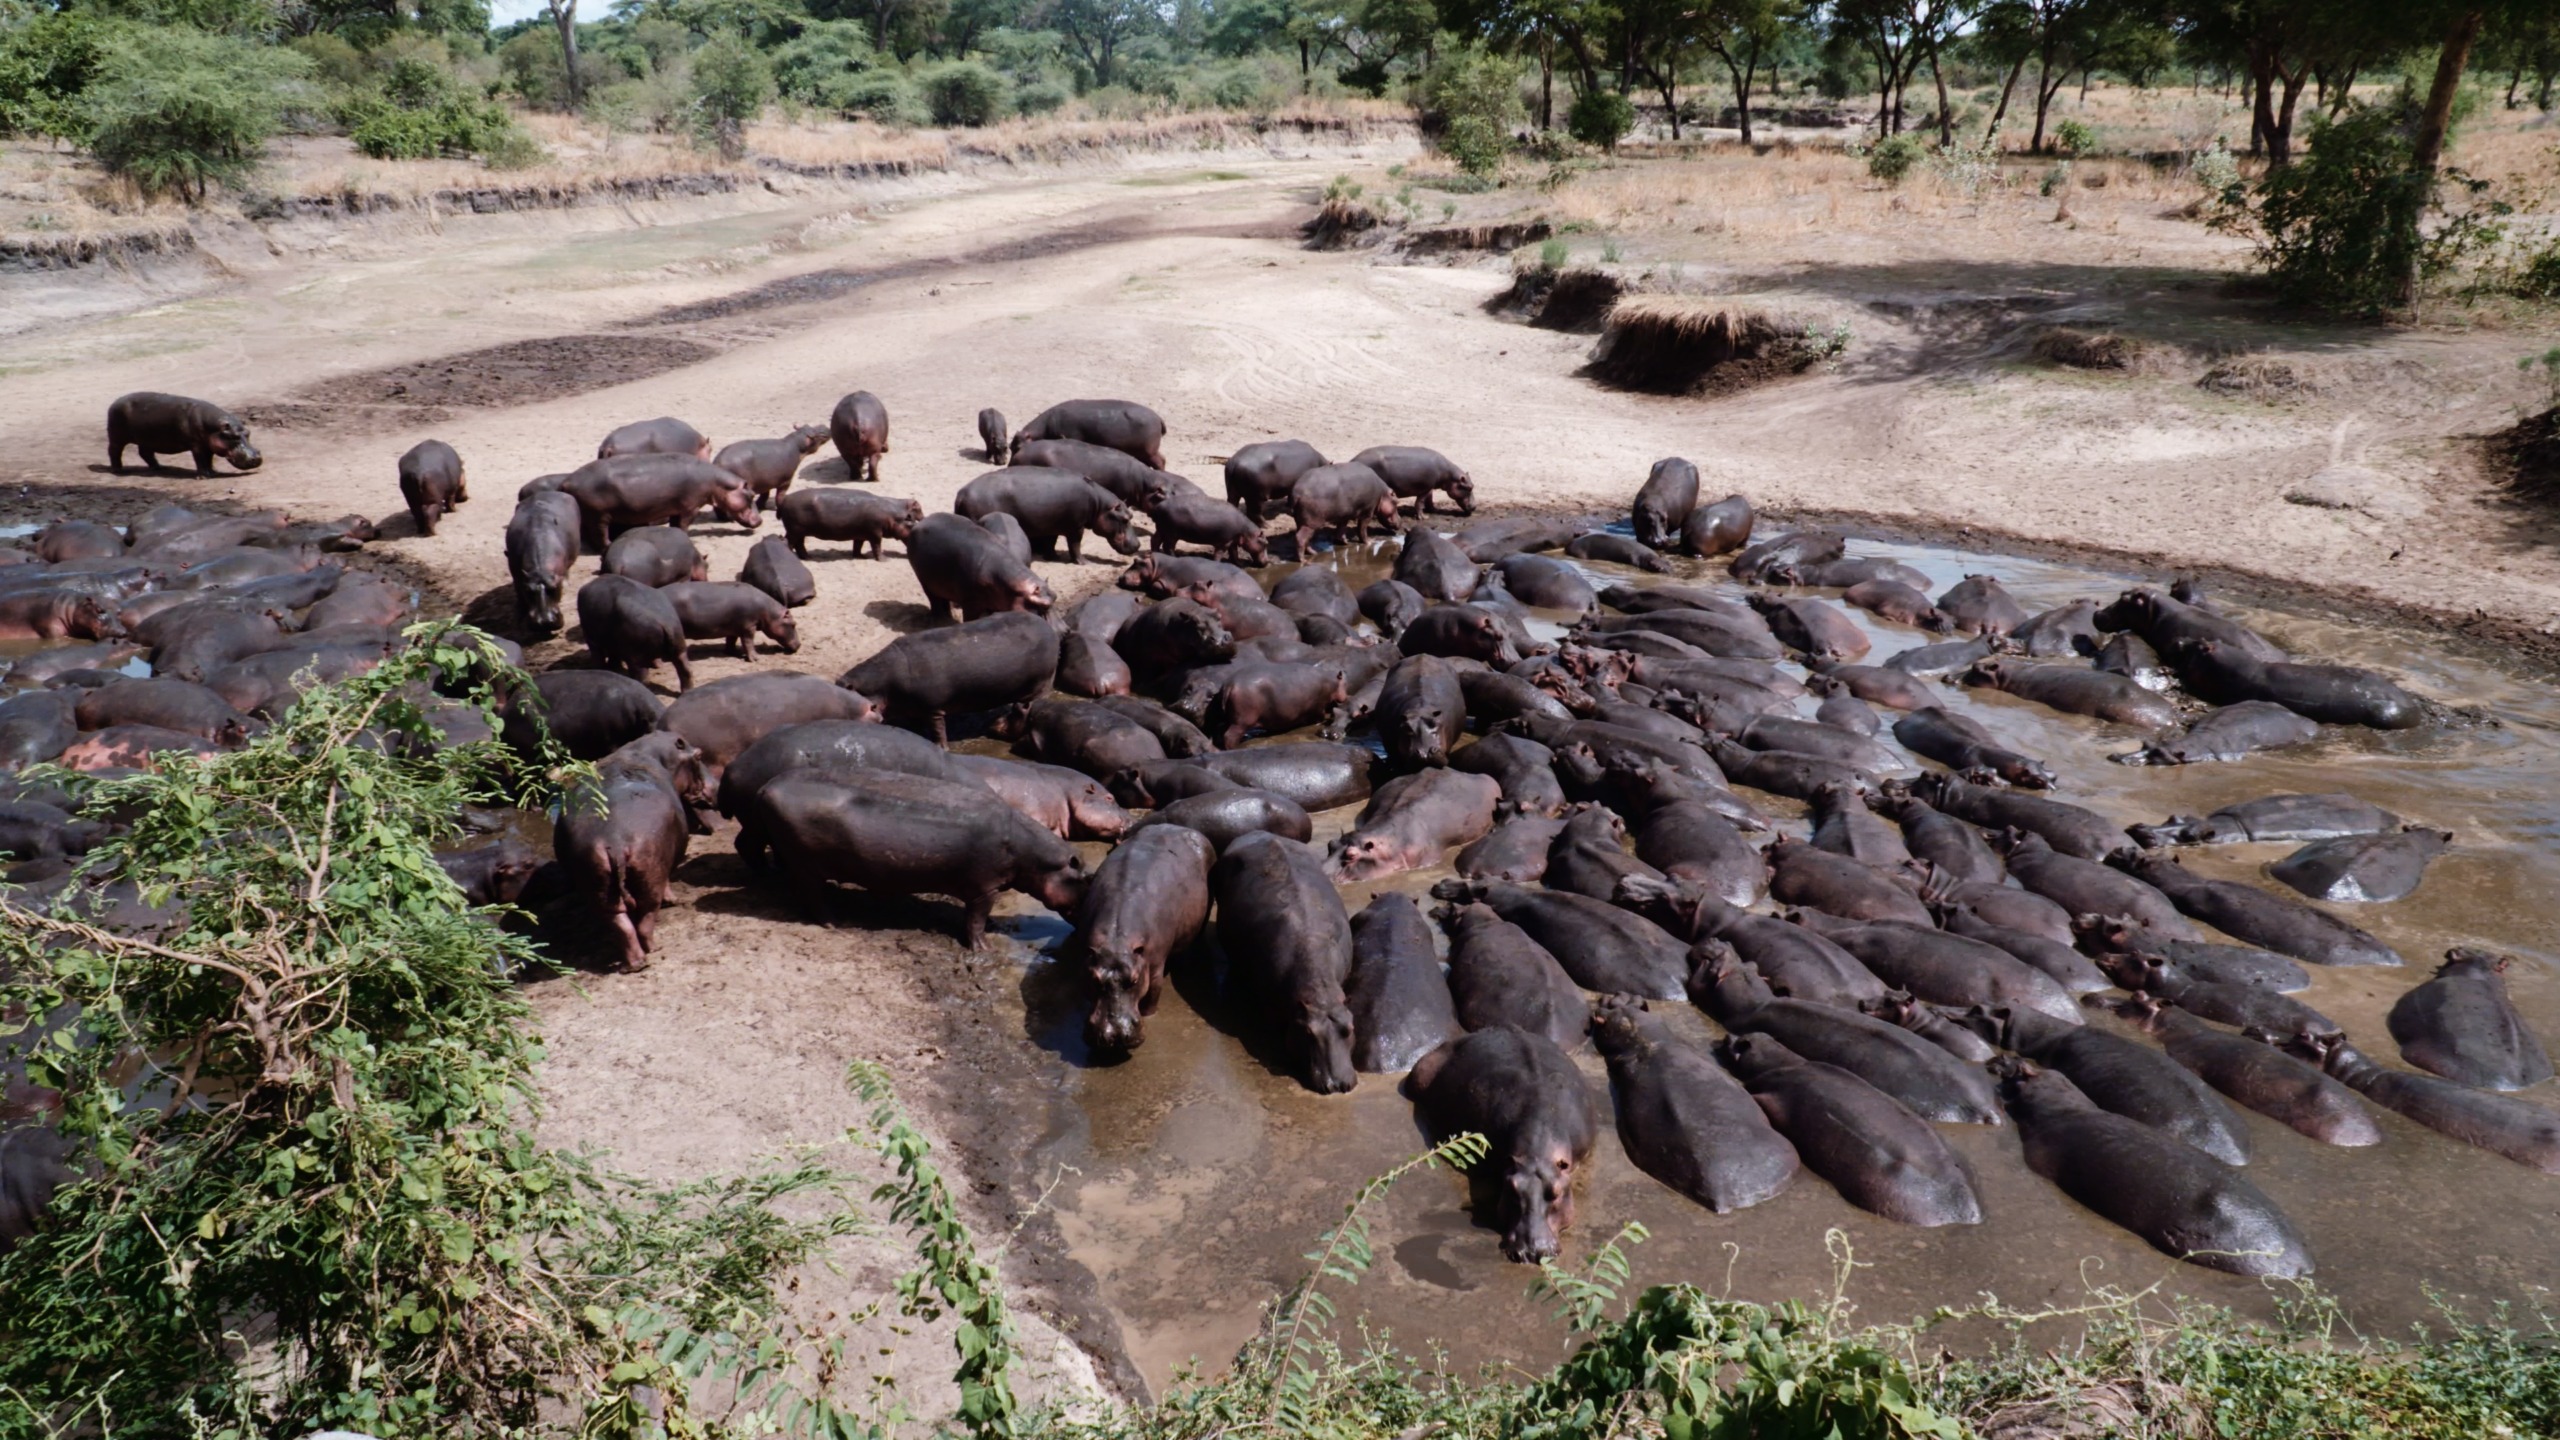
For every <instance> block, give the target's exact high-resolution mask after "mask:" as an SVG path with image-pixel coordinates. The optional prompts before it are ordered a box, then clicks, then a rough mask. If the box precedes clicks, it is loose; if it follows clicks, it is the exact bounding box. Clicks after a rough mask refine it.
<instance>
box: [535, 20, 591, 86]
mask: <svg viewBox="0 0 2560 1440" xmlns="http://www.w3.org/2000/svg"><path fill="white" fill-rule="evenodd" d="M542 6H543V9H544V10H546V11H547V12H549V13H550V16H551V24H552V27H553V28H554V29H557V30H558V31H559V32H560V67H561V69H562V70H564V71H566V72H567V74H568V84H569V108H570V109H572V110H576V109H578V108H580V107H581V106H584V105H585V104H586V103H587V82H586V81H585V80H584V79H582V78H580V76H579V74H578V0H542Z"/></svg>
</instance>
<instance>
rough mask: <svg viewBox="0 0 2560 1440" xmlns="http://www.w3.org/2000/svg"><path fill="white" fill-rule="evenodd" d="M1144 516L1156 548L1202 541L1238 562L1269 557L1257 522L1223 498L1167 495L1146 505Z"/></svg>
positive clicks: (1214, 551) (1258, 562)
mask: <svg viewBox="0 0 2560 1440" xmlns="http://www.w3.org/2000/svg"><path fill="white" fill-rule="evenodd" d="M1147 519H1148V520H1149V521H1150V522H1152V523H1153V525H1154V526H1155V538H1154V540H1153V542H1152V544H1153V546H1154V548H1155V549H1158V550H1171V549H1173V548H1174V547H1175V546H1177V545H1181V544H1183V543H1185V542H1188V543H1190V544H1193V545H1205V546H1207V547H1208V548H1209V552H1210V553H1211V554H1213V555H1215V556H1217V557H1218V558H1219V559H1221V560H1225V561H1228V562H1230V563H1233V564H1237V565H1261V564H1263V563H1265V562H1267V561H1268V560H1270V558H1271V547H1270V545H1269V543H1268V542H1266V541H1265V540H1264V539H1263V538H1262V526H1261V524H1260V522H1258V521H1256V520H1254V519H1253V517H1251V516H1249V515H1247V514H1246V513H1245V512H1244V511H1243V510H1241V509H1238V508H1237V507H1236V506H1235V505H1233V504H1231V503H1229V502H1227V501H1224V500H1212V499H1210V498H1209V497H1208V496H1206V495H1183V494H1174V495H1167V496H1165V497H1164V498H1163V499H1161V500H1159V501H1157V502H1155V503H1154V504H1153V505H1150V506H1148V507H1147Z"/></svg>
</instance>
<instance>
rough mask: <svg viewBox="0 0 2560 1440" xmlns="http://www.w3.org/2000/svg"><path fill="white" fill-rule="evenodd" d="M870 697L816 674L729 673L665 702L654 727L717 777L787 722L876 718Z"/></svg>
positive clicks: (877, 718) (800, 723)
mask: <svg viewBox="0 0 2560 1440" xmlns="http://www.w3.org/2000/svg"><path fill="white" fill-rule="evenodd" d="M879 718H880V712H879V709H878V707H877V706H875V705H874V704H873V703H872V702H871V701H870V700H868V699H866V698H864V697H863V696H861V695H859V694H856V693H854V692H852V691H849V690H846V689H845V688H843V687H842V686H839V685H833V684H830V683H828V681H827V680H826V679H825V678H824V677H822V676H817V675H803V674H799V673H797V672H794V671H789V670H785V671H781V672H778V673H768V674H763V675H731V676H727V677H725V678H722V679H719V680H714V681H711V682H709V683H708V684H705V685H703V686H701V687H699V688H697V689H693V690H689V691H687V692H685V693H684V694H682V695H679V696H677V697H676V698H675V699H674V700H673V701H671V702H669V703H668V705H667V707H666V709H665V711H664V712H663V713H661V714H660V715H659V717H658V728H659V729H661V730H664V731H667V732H668V733H670V734H674V735H681V736H683V737H684V738H685V742H686V743H687V744H689V745H691V746H692V747H693V749H694V752H695V753H696V754H698V755H700V756H701V757H702V764H703V767H704V768H705V769H706V770H708V771H709V772H710V774H711V778H712V779H713V780H715V781H717V780H718V779H720V778H721V775H722V772H723V771H725V770H726V769H727V768H728V765H729V762H730V761H731V760H734V759H736V758H737V757H738V756H739V755H741V754H743V753H745V751H746V749H747V747H748V746H750V745H753V744H755V743H756V742H757V741H758V740H761V739H763V738H764V737H765V736H767V735H770V734H772V733H773V732H774V731H776V730H779V729H782V728H784V727H786V726H791V725H806V724H811V723H813V722H816V721H821V720H844V721H853V722H875V721H877V720H879Z"/></svg>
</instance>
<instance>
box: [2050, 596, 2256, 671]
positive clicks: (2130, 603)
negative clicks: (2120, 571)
mask: <svg viewBox="0 0 2560 1440" xmlns="http://www.w3.org/2000/svg"><path fill="white" fill-rule="evenodd" d="M2093 621H2094V623H2095V624H2096V625H2097V627H2098V628H2099V629H2100V630H2102V631H2110V632H2112V631H2119V630H2127V631H2131V632H2132V633H2134V634H2135V635H2138V636H2140V637H2142V639H2143V640H2144V641H2146V642H2147V643H2149V645H2150V646H2151V648H2152V649H2153V650H2155V651H2157V652H2158V653H2160V654H2162V655H2168V654H2170V653H2171V652H2172V651H2173V650H2175V649H2176V648H2177V646H2178V645H2179V643H2180V642H2182V641H2187V640H2197V641H2213V642H2217V643H2220V644H2222V645H2224V646H2226V647H2228V648H2229V649H2230V650H2232V651H2233V652H2236V653H2239V654H2245V655H2251V656H2255V657H2257V658H2258V659H2260V660H2269V661H2275V660H2287V659H2291V658H2292V657H2291V656H2288V655H2287V654H2285V652H2284V651H2283V650H2281V649H2278V648H2277V647H2276V644H2275V642H2274V641H2271V640H2269V639H2267V638H2266V637H2265V636H2263V635H2260V634H2259V633H2258V632H2256V631H2255V630H2252V629H2250V628H2249V627H2247V626H2245V625H2242V624H2240V623H2239V622H2238V621H2236V620H2232V619H2229V618H2227V617H2225V616H2222V615H2218V614H2216V613H2214V612H2213V611H2211V610H2208V609H2205V608H2204V607H2202V606H2199V605H2189V604H2186V603H2184V602H2182V601H2180V600H2177V599H2175V598H2173V597H2171V596H2168V595H2164V594H2162V593H2160V592H2159V591H2158V590H2155V589H2153V588H2151V587H2150V586H2147V585H2144V586H2137V587H2135V588H2134V589H2131V590H2127V591H2125V592H2124V593H2123V594H2121V595H2119V596H2117V597H2116V598H2115V601H2114V603H2112V604H2109V605H2107V606H2106V607H2104V608H2102V609H2101V610H2099V611H2098V613H2097V614H2096V616H2094V617H2093Z"/></svg>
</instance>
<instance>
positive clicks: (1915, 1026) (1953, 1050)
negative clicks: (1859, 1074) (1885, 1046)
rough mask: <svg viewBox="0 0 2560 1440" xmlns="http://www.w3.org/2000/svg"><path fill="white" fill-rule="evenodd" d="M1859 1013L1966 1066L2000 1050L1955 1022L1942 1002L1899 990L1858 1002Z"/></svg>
mask: <svg viewBox="0 0 2560 1440" xmlns="http://www.w3.org/2000/svg"><path fill="white" fill-rule="evenodd" d="M1858 1011H1859V1013H1860V1014H1862V1015H1865V1016H1866V1017H1867V1018H1868V1019H1871V1020H1880V1021H1883V1022H1884V1023H1885V1024H1887V1025H1891V1026H1894V1027H1895V1028H1897V1029H1900V1030H1902V1031H1904V1032H1905V1033H1907V1034H1910V1035H1912V1036H1914V1037H1916V1038H1918V1039H1920V1040H1923V1041H1926V1042H1927V1043H1928V1044H1930V1045H1931V1046H1933V1047H1935V1048H1936V1049H1938V1050H1940V1051H1941V1052H1943V1053H1945V1054H1947V1055H1951V1056H1953V1057H1954V1058H1956V1059H1957V1060H1960V1061H1962V1062H1964V1063H1965V1064H1967V1065H1981V1064H1985V1063H1988V1062H1989V1061H1990V1060H1991V1058H1992V1057H1993V1056H1996V1055H1998V1054H1999V1053H2000V1052H1999V1051H1998V1050H1996V1049H1994V1048H1993V1047H1992V1045H1991V1043H1990V1042H1989V1041H1987V1040H1985V1039H1983V1038H1982V1037H1981V1036H1979V1035H1976V1034H1974V1033H1973V1032H1972V1031H1970V1030H1967V1029H1966V1028H1964V1026H1962V1025H1960V1024H1958V1023H1956V1017H1955V1015H1954V1013H1953V1012H1951V1011H1949V1010H1948V1009H1947V1008H1946V1007H1945V1006H1943V1005H1931V1004H1928V1003H1927V1002H1925V1001H1922V1000H1917V999H1914V998H1912V997H1911V996H1909V995H1906V994H1904V993H1903V992H1901V991H1899V990H1889V991H1886V992H1885V993H1884V995H1882V996H1881V997H1879V998H1877V999H1874V1000H1866V1001H1861V1002H1860V1003H1859V1006H1858Z"/></svg>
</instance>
